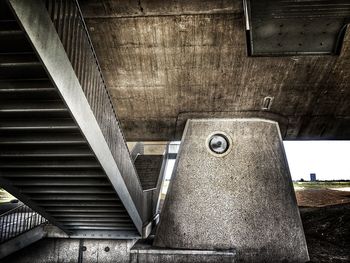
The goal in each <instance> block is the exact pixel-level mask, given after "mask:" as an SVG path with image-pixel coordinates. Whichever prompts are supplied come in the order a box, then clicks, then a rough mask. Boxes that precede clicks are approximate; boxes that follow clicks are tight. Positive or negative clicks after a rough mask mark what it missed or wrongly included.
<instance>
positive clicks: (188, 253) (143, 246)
mask: <svg viewBox="0 0 350 263" xmlns="http://www.w3.org/2000/svg"><path fill="white" fill-rule="evenodd" d="M150 243H151V242H150ZM150 243H145V241H142V240H140V241H139V242H137V243H136V244H135V246H134V247H132V248H131V250H130V262H131V263H137V262H181V263H186V262H191V263H192V262H204V263H207V262H235V258H236V251H235V250H234V249H231V250H198V249H171V248H159V247H154V246H152V245H151V244H150Z"/></svg>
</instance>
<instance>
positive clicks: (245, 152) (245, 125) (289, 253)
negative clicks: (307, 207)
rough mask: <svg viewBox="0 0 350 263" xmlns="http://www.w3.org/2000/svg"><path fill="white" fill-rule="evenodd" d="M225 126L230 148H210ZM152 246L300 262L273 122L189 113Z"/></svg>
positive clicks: (297, 226) (298, 227) (300, 245)
mask: <svg viewBox="0 0 350 263" xmlns="http://www.w3.org/2000/svg"><path fill="white" fill-rule="evenodd" d="M216 131H222V132H225V133H226V134H227V135H228V136H229V137H230V138H231V140H232V146H231V147H232V148H231V149H230V152H229V153H228V154H227V155H225V156H224V157H217V156H214V155H212V154H211V153H210V152H209V151H208V149H207V147H206V140H207V138H208V137H209V136H210V134H212V133H213V132H216ZM153 245H154V246H158V247H165V248H186V249H232V248H236V249H237V254H238V259H239V260H243V261H245V262H279V261H283V262H305V261H308V259H309V257H308V251H307V246H306V241H305V236H304V232H303V228H302V224H301V220H300V215H299V211H298V208H297V203H296V198H295V194H294V190H293V186H292V181H291V176H290V173H289V168H288V164H287V160H286V157H285V153H284V149H283V144H282V141H281V137H280V134H279V128H278V125H277V123H275V122H272V121H265V120H259V119H217V120H214V119H213V120H189V121H188V123H187V126H186V129H185V132H184V135H183V139H182V143H181V147H180V151H179V155H178V159H177V163H176V166H175V169H174V175H173V179H172V182H171V184H170V187H169V190H168V195H167V197H166V200H165V203H164V207H163V210H162V214H161V219H160V225H159V227H158V231H157V233H156V237H155V241H154V244H153Z"/></svg>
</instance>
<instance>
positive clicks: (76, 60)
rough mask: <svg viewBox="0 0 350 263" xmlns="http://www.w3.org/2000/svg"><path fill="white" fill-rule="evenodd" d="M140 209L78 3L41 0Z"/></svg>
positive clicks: (132, 172)
mask: <svg viewBox="0 0 350 263" xmlns="http://www.w3.org/2000/svg"><path fill="white" fill-rule="evenodd" d="M42 1H44V3H45V5H46V9H47V10H48V13H49V16H50V18H51V20H52V22H53V25H54V27H55V28H56V31H57V33H58V36H59V38H60V40H61V42H62V44H63V47H64V49H65V51H66V53H67V56H68V58H69V60H70V62H71V65H72V67H73V69H74V71H75V74H76V76H77V78H78V80H79V82H80V85H81V87H82V89H83V92H84V94H85V96H86V99H87V101H88V102H89V105H90V107H91V110H92V112H93V113H94V116H95V118H96V121H97V122H98V124H99V126H100V128H101V131H102V133H103V135H104V138H105V140H106V142H107V144H108V146H109V148H110V151H111V153H112V155H113V157H114V159H115V161H116V163H117V165H118V168H119V170H120V173H121V176H122V177H123V179H124V182H125V184H126V186H127V188H128V191H129V193H130V195H131V197H132V199H133V201H134V203H135V206H136V207H137V209H138V211H139V212H140V211H141V210H142V202H143V194H142V187H141V184H140V182H139V180H138V177H137V174H136V170H135V167H134V164H133V162H132V160H131V158H130V153H129V151H128V148H127V145H126V141H125V137H124V135H123V133H122V130H121V129H120V126H119V122H118V118H117V115H116V112H115V110H114V108H113V105H112V101H111V98H110V95H109V93H108V90H107V87H106V85H105V81H104V78H103V75H102V71H101V68H100V65H99V63H98V60H97V56H96V53H95V50H94V48H93V45H92V42H91V39H90V37H89V33H88V30H87V27H86V25H85V22H84V19H83V16H82V13H81V10H80V7H79V4H78V2H77V0H42Z"/></svg>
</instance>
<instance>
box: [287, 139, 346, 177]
mask: <svg viewBox="0 0 350 263" xmlns="http://www.w3.org/2000/svg"><path fill="white" fill-rule="evenodd" d="M284 147H285V150H286V153H287V158H288V163H289V168H290V171H291V174H292V178H293V180H298V179H300V178H304V179H305V180H310V173H316V178H317V179H318V180H338V179H347V180H350V141H285V142H284Z"/></svg>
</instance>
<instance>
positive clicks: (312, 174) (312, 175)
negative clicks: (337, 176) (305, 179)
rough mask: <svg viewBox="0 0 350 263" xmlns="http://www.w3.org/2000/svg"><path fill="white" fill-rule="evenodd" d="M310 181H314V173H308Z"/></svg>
mask: <svg viewBox="0 0 350 263" xmlns="http://www.w3.org/2000/svg"><path fill="white" fill-rule="evenodd" d="M310 181H311V182H316V181H317V180H316V174H315V173H310Z"/></svg>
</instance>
